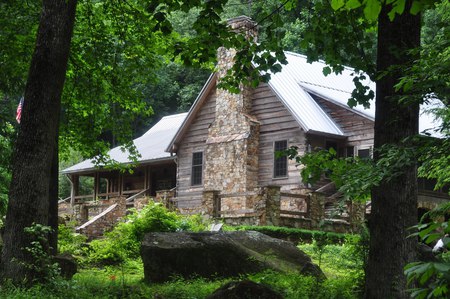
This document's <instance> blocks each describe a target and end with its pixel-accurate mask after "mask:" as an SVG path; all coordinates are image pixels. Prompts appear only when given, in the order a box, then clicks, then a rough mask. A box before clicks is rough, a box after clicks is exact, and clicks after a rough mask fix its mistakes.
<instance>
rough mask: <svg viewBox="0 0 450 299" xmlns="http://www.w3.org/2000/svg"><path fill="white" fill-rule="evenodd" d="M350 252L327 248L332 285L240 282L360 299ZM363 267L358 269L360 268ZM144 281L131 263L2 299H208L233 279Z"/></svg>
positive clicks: (292, 296)
mask: <svg viewBox="0 0 450 299" xmlns="http://www.w3.org/2000/svg"><path fill="white" fill-rule="evenodd" d="M299 247H300V248H301V249H302V250H304V251H305V252H307V253H308V254H309V255H311V256H312V258H313V260H314V261H315V262H316V263H318V257H319V255H318V251H317V248H315V247H314V245H313V244H304V245H301V246H299ZM351 249H352V248H351V246H348V245H326V246H325V247H324V250H323V251H322V256H321V266H322V269H323V270H324V272H325V274H326V275H327V277H328V279H327V280H326V281H324V282H319V281H316V279H314V278H313V277H304V276H301V275H298V274H293V273H292V274H280V273H275V272H273V271H266V272H263V273H257V274H252V275H247V276H242V277H239V278H237V279H250V280H253V281H255V282H259V283H264V284H267V285H269V286H270V287H272V288H273V289H275V290H277V291H278V292H280V293H281V294H283V296H284V297H285V298H286V299H302V298H305V299H308V298H311V299H321V298H324V299H330V298H339V299H347V298H348V299H355V298H358V295H359V294H358V292H357V291H356V287H357V286H358V279H359V275H360V274H361V273H362V269H361V268H360V267H359V266H358V265H359V264H358V261H357V259H355V260H354V259H352V258H350V257H351V253H352V252H351ZM358 267H359V268H358ZM142 279H143V266H142V262H141V261H140V260H139V259H138V260H127V261H126V262H125V263H123V264H122V265H119V266H108V267H103V268H88V269H81V270H80V271H79V273H77V274H76V275H75V276H74V277H73V279H72V280H71V281H63V280H55V281H54V282H53V283H52V284H50V285H45V286H35V287H33V288H31V289H23V288H16V287H13V286H8V285H6V286H3V287H2V289H1V290H0V298H11V299H18V298H49V299H57V298H58V299H59V298H68V299H70V298H89V299H96V298H164V299H170V298H174V299H197V298H199V299H200V298H205V297H206V296H207V295H209V294H211V293H212V292H213V291H214V290H215V289H217V288H218V287H220V286H221V285H223V284H225V283H226V282H228V281H230V280H231V279H215V280H207V279H202V278H197V279H192V280H185V279H182V278H174V280H173V281H171V282H168V283H163V284H146V283H144V282H143V281H142Z"/></svg>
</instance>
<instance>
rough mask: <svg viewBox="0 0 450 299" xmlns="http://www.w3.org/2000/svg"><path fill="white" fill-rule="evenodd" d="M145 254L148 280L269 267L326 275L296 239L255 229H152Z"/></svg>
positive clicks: (144, 246) (230, 273) (143, 246)
mask: <svg viewBox="0 0 450 299" xmlns="http://www.w3.org/2000/svg"><path fill="white" fill-rule="evenodd" d="M141 257H142V261H143V263H144V276H145V277H144V279H145V280H146V281H147V282H164V281H168V280H170V279H171V277H172V276H182V277H184V278H190V277H192V276H196V275H198V276H201V277H206V278H210V277H234V276H238V275H240V274H245V273H255V272H260V271H263V270H266V269H272V270H275V271H280V272H285V273H291V272H295V273H301V274H305V275H313V276H316V277H318V278H320V279H324V278H325V275H324V274H323V272H322V271H321V270H320V268H319V267H318V266H316V265H315V264H313V263H312V262H311V259H310V258H309V256H307V255H306V254H305V253H303V252H302V251H301V250H299V249H298V248H297V247H295V246H294V245H293V244H292V243H290V242H287V241H283V240H279V239H275V238H271V237H269V236H267V235H264V234H262V233H259V232H254V231H237V232H202V233H189V232H178V233H149V234H146V235H145V237H144V240H143V241H142V244H141Z"/></svg>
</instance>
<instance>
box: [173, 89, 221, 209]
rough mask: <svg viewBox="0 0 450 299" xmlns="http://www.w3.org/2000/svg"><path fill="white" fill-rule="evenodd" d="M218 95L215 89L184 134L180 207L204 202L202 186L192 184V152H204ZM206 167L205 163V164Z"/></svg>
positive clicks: (198, 204) (181, 145)
mask: <svg viewBox="0 0 450 299" xmlns="http://www.w3.org/2000/svg"><path fill="white" fill-rule="evenodd" d="M215 105H216V95H215V92H214V90H213V91H211V92H210V93H209V95H208V96H207V99H206V101H205V103H204V104H203V106H202V107H201V108H200V110H199V111H198V112H197V115H196V116H195V119H194V121H193V122H192V124H191V125H190V126H189V128H188V129H187V131H186V133H185V134H184V136H183V138H182V140H181V142H180V146H179V149H178V152H177V157H178V162H177V163H178V173H177V178H178V184H177V190H178V191H177V192H178V193H177V198H178V207H179V208H183V209H186V208H195V207H200V206H201V203H202V194H203V187H202V186H191V167H192V153H194V152H203V151H204V149H205V143H206V139H207V138H208V128H209V126H210V125H211V123H212V122H213V121H214V117H215ZM203 167H204V165H203Z"/></svg>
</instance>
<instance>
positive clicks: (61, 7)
mask: <svg viewBox="0 0 450 299" xmlns="http://www.w3.org/2000/svg"><path fill="white" fill-rule="evenodd" d="M42 2H43V7H42V13H41V18H40V23H39V29H38V33H37V39H36V47H35V51H34V54H33V58H32V61H31V66H30V71H29V74H28V81H27V85H26V88H25V101H24V106H23V113H22V120H21V121H22V122H21V125H20V129H19V133H18V138H17V142H16V146H15V149H14V157H13V162H12V168H13V174H12V181H11V188H10V193H9V205H8V210H7V214H6V224H5V233H4V239H3V241H4V245H3V252H2V262H1V276H2V277H3V278H7V279H11V280H12V281H13V282H16V283H21V282H23V281H24V280H27V281H29V282H30V281H33V280H34V278H36V277H35V273H34V272H33V271H32V270H30V269H29V268H27V267H25V266H24V265H23V263H33V257H32V256H31V255H30V254H28V253H27V252H26V251H24V250H23V249H24V248H25V247H29V246H30V240H31V238H30V236H29V235H27V234H25V233H24V228H25V227H29V226H31V225H32V224H33V223H39V224H43V225H48V223H49V217H48V214H49V186H50V177H51V172H52V170H51V169H52V162H53V158H54V157H55V150H56V144H55V141H56V138H57V134H58V130H57V129H58V122H59V113H60V108H61V93H62V90H63V86H64V80H65V74H66V68H67V60H68V56H69V49H70V40H71V37H72V30H73V25H74V20H75V8H76V2H77V1H76V0H43V1H42ZM53 165H54V164H53Z"/></svg>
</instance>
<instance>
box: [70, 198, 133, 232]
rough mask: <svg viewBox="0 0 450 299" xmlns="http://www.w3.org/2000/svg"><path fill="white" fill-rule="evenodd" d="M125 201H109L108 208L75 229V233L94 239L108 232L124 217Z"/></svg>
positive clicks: (118, 199)
mask: <svg viewBox="0 0 450 299" xmlns="http://www.w3.org/2000/svg"><path fill="white" fill-rule="evenodd" d="M126 210H127V208H126V199H125V197H118V198H114V199H111V200H110V204H109V205H108V207H107V208H106V209H105V210H103V211H102V212H101V213H100V214H98V215H96V216H95V217H93V218H92V219H90V220H89V221H88V222H85V223H84V224H82V225H81V226H79V227H77V229H76V230H77V232H79V233H82V234H84V235H86V236H87V237H88V238H89V239H91V240H92V239H96V238H99V237H101V236H103V235H104V233H105V232H107V231H110V230H111V229H112V228H113V227H114V225H116V224H117V222H118V221H120V219H122V218H123V217H124V216H125V215H126Z"/></svg>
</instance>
